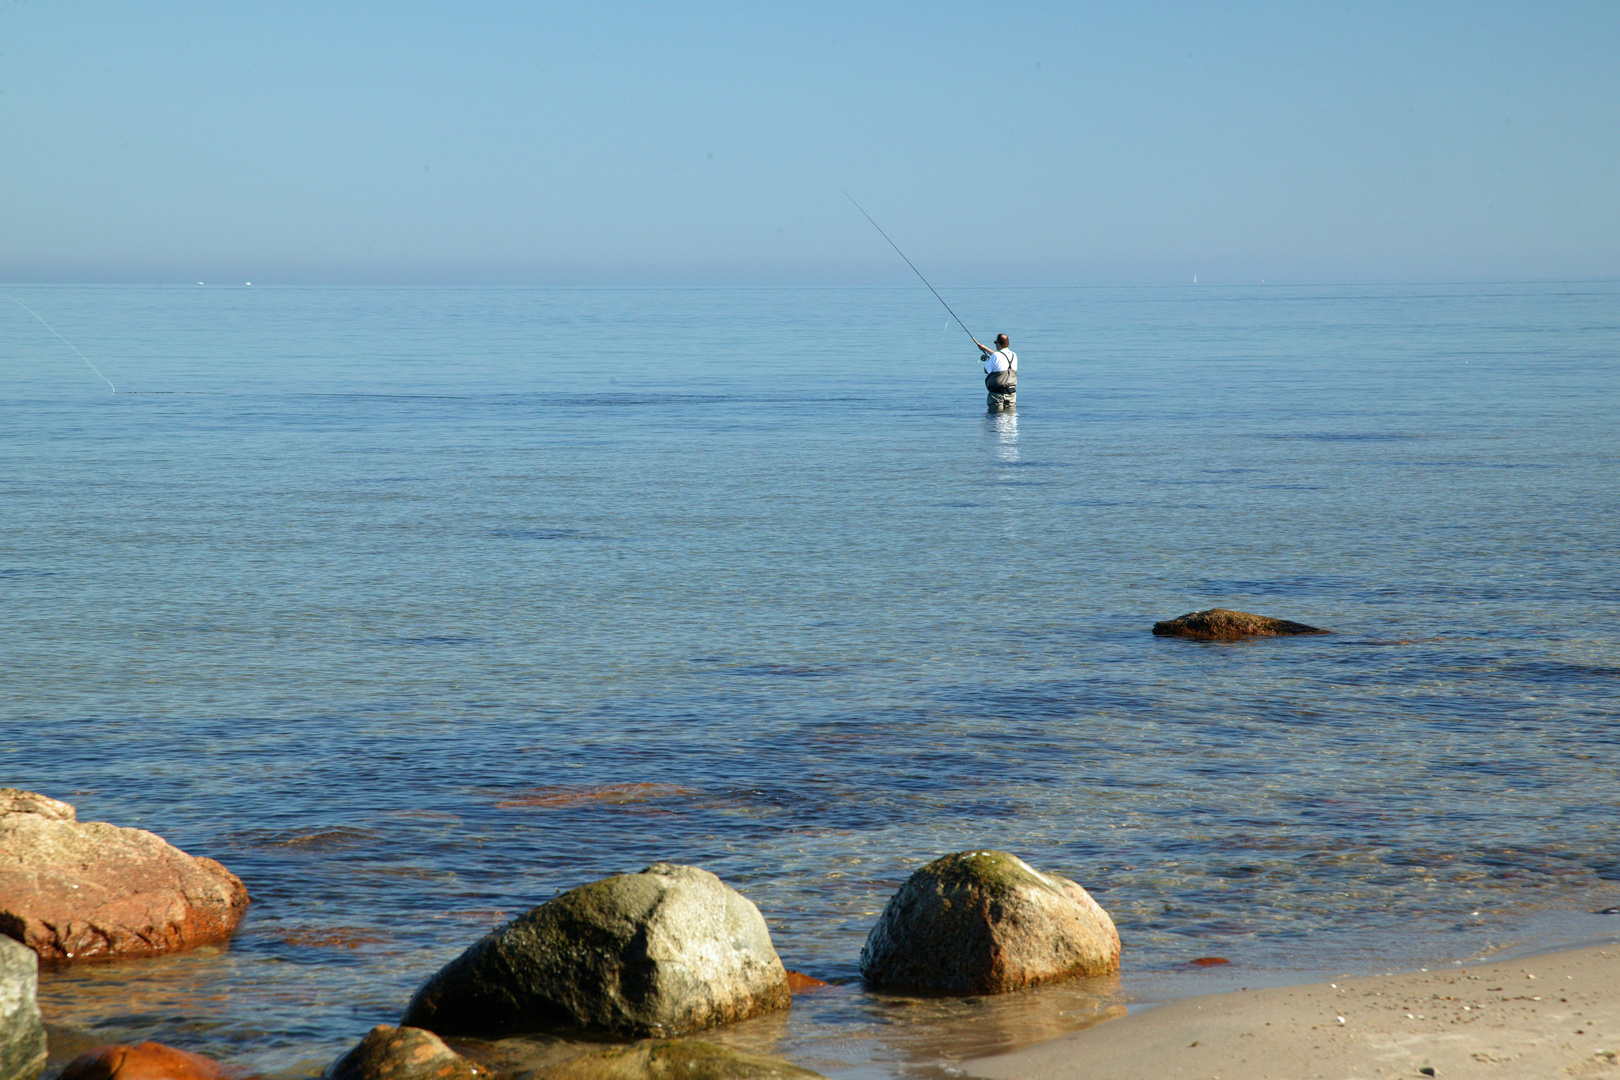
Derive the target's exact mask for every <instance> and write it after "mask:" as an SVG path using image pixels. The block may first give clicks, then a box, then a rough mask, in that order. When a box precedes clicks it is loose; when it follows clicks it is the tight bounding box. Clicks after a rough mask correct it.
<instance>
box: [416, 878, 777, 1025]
mask: <svg viewBox="0 0 1620 1080" xmlns="http://www.w3.org/2000/svg"><path fill="white" fill-rule="evenodd" d="M790 1004H791V995H790V994H789V992H788V984H787V971H786V970H785V969H784V968H783V967H782V961H781V960H780V959H778V958H777V955H776V949H775V948H774V947H773V946H772V945H771V935H770V931H768V930H767V929H766V928H765V920H764V919H763V918H762V917H761V916H760V914H759V909H758V908H756V907H754V905H753V904H751V903H750V902H749V901H748V900H747V899H746V898H745V897H743V896H742V895H741V894H740V893H738V892H736V891H735V890H733V889H731V888H729V887H728V886H726V885H725V883H723V882H722V881H721V880H720V879H719V878H717V877H715V876H714V875H713V874H711V873H709V872H708V871H706V870H700V869H698V868H697V867H695V866H674V865H671V864H669V863H655V864H653V865H652V866H649V867H647V869H645V870H643V871H642V872H641V873H639V874H620V875H617V876H615V877H610V878H605V879H603V880H601V881H597V882H593V883H592V884H589V885H583V886H581V887H579V888H577V889H574V890H572V891H570V892H566V893H563V894H562V895H561V896H559V897H557V898H556V899H554V900H551V901H549V902H547V903H545V904H542V905H541V906H539V907H537V908H535V909H534V910H532V911H530V912H529V913H528V914H526V915H523V916H520V917H519V918H517V919H515V920H514V921H512V922H510V923H508V924H506V925H505V926H503V927H501V928H499V929H497V930H494V931H492V932H491V933H490V934H488V935H487V936H486V937H484V939H483V940H481V941H479V942H478V943H476V944H475V945H473V946H472V947H471V948H470V949H468V950H467V951H466V952H464V953H462V954H461V955H460V956H459V957H457V958H456V959H455V960H452V961H451V962H450V963H449V964H447V965H445V967H444V968H443V969H442V970H441V971H440V972H439V973H438V974H437V975H434V976H433V977H432V978H431V979H429V980H428V981H427V983H426V984H425V985H424V986H423V987H422V988H421V989H420V990H418V991H417V992H416V996H415V997H414V998H412V999H411V1003H410V1005H409V1007H407V1008H406V1010H405V1016H404V1018H403V1019H402V1020H401V1021H400V1023H402V1024H408V1025H410V1026H412V1027H421V1028H427V1029H428V1030H429V1031H435V1032H438V1033H439V1034H440V1035H502V1034H516V1033H520V1032H532V1031H568V1030H575V1031H588V1032H601V1033H607V1034H611V1035H615V1036H620V1037H626V1038H638V1037H643V1036H649V1035H651V1036H657V1037H660V1038H662V1037H667V1036H670V1035H678V1034H682V1033H684V1032H689V1031H696V1030H699V1029H702V1028H707V1027H712V1026H714V1025H716V1024H723V1023H728V1022H730V1021H733V1020H742V1019H744V1018H746V1017H749V1016H754V1015H756V1014H759V1013H762V1012H768V1011H770V1010H773V1009H785V1008H788V1006H789V1005H790Z"/></svg>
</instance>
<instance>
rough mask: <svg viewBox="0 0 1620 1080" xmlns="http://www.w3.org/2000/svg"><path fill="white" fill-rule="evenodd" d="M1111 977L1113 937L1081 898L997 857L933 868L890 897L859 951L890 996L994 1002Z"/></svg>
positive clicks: (865, 972) (970, 856) (1048, 877)
mask: <svg viewBox="0 0 1620 1080" xmlns="http://www.w3.org/2000/svg"><path fill="white" fill-rule="evenodd" d="M1118 970H1119V932H1118V931H1117V930H1115V929H1114V921H1113V920H1112V919H1110V918H1109V917H1108V913H1107V912H1106V911H1104V910H1103V909H1102V908H1101V907H1100V906H1099V905H1098V904H1097V902H1096V901H1095V900H1093V899H1092V898H1091V896H1090V894H1089V893H1087V892H1086V890H1085V889H1082V888H1081V887H1080V886H1079V885H1076V884H1075V883H1074V882H1072V881H1070V880H1069V879H1068V878H1062V877H1058V876H1057V875H1056V874H1043V873H1041V872H1040V871H1038V870H1035V869H1033V868H1031V867H1030V866H1029V865H1028V864H1027V863H1025V862H1024V861H1023V860H1022V859H1020V858H1018V857H1017V856H1015V855H1009V854H1007V853H1006V852H1005V851H964V852H960V853H958V854H955V855H947V856H945V857H944V858H942V859H936V860H935V861H933V862H931V863H929V864H928V865H927V866H925V867H923V868H922V869H921V870H918V871H917V872H916V873H914V874H912V875H911V878H910V880H908V881H907V882H906V883H905V884H904V885H902V886H901V887H900V891H899V892H897V893H895V894H894V897H893V898H892V899H891V900H890V901H889V904H888V906H887V907H885V908H884V909H883V915H882V916H881V917H880V918H879V919H878V922H877V925H876V926H874V927H872V932H871V933H870V934H869V935H867V938H866V946H865V947H864V948H863V949H861V975H862V977H863V978H864V979H865V980H866V982H867V984H868V985H870V986H872V987H875V988H878V989H888V990H911V991H922V992H925V993H939V994H1000V993H1004V992H1006V991H1008V990H1017V989H1020V988H1022V987H1025V986H1032V985H1034V984H1036V983H1045V982H1056V981H1058V980H1061V979H1073V978H1080V977H1083V976H1088V975H1104V974H1107V973H1108V972H1112V971H1118Z"/></svg>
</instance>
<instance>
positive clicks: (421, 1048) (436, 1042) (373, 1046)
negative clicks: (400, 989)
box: [326, 1024, 490, 1080]
mask: <svg viewBox="0 0 1620 1080" xmlns="http://www.w3.org/2000/svg"><path fill="white" fill-rule="evenodd" d="M489 1074H490V1073H489V1070H488V1069H484V1068H480V1067H479V1066H478V1065H476V1064H474V1063H473V1062H471V1061H469V1060H467V1059H466V1058H464V1057H462V1056H461V1055H460V1054H458V1053H456V1052H455V1051H454V1050H452V1049H450V1048H449V1047H448V1046H446V1045H444V1041H443V1040H442V1039H440V1038H439V1037H438V1036H437V1035H435V1034H433V1032H431V1031H424V1030H422V1029H421V1028H414V1027H392V1026H390V1025H388V1024H378V1025H377V1026H376V1027H374V1028H372V1029H371V1032H370V1033H369V1034H368V1035H366V1037H365V1038H364V1039H362V1040H361V1041H360V1045H359V1046H356V1047H355V1048H354V1049H353V1050H350V1051H349V1052H348V1053H347V1054H344V1055H343V1056H342V1057H340V1058H338V1060H337V1061H336V1062H334V1063H333V1065H332V1067H331V1068H330V1069H328V1070H326V1080H473V1078H474V1077H480V1076H483V1077H487V1076H489Z"/></svg>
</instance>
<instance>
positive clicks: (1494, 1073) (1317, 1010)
mask: <svg viewBox="0 0 1620 1080" xmlns="http://www.w3.org/2000/svg"><path fill="white" fill-rule="evenodd" d="M962 1070H963V1071H964V1072H966V1073H968V1074H970V1075H973V1076H980V1077H985V1078H987V1080H1237V1078H1242V1080H1267V1078H1269V1080H1306V1078H1316V1077H1322V1078H1332V1080H1388V1078H1391V1077H1397V1078H1406V1077H1411V1078H1421V1077H1424V1076H1436V1077H1443V1078H1452V1077H1456V1078H1472V1077H1490V1078H1496V1080H1519V1078H1524V1080H1552V1078H1554V1077H1572V1076H1573V1077H1620V945H1608V946H1599V947H1593V948H1586V949H1577V950H1572V951H1568V952H1559V953H1550V954H1547V955H1544V956H1537V957H1531V958H1527V959H1522V960H1515V961H1511V962H1500V963H1484V964H1476V965H1471V966H1467V967H1455V968H1447V969H1444V970H1431V971H1419V972H1412V973H1407V974H1399V975H1374V976H1366V977H1362V978H1355V979H1345V980H1340V981H1338V982H1334V983H1319V984H1314V985H1306V986H1291V987H1279V988H1276V989H1266V990H1242V991H1238V992H1235V993H1229V994H1219V995H1214V996H1210V997H1198V998H1189V999H1187V1000H1184V1001H1177V1002H1173V1003H1170V1004H1166V1005H1159V1006H1154V1007H1152V1008H1147V1009H1143V1010H1141V1011H1138V1012H1133V1013H1132V1014H1131V1015H1129V1016H1127V1017H1124V1018H1122V1019H1119V1020H1114V1021H1108V1022H1105V1023H1103V1024H1100V1025H1098V1026H1097V1027H1094V1028H1089V1029H1087V1030H1085V1031H1081V1032H1078V1033H1076V1034H1074V1035H1069V1036H1065V1037H1063V1038H1061V1039H1054V1040H1053V1041H1051V1042H1048V1043H1042V1044H1040V1045H1038V1046H1033V1047H1029V1048H1027V1049H1024V1050H1019V1051H1016V1052H1014V1053H1010V1054H1003V1055H998V1056H996V1057H989V1058H980V1059H978V1060H974V1061H967V1062H964V1063H963V1064H962Z"/></svg>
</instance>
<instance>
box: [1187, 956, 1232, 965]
mask: <svg viewBox="0 0 1620 1080" xmlns="http://www.w3.org/2000/svg"><path fill="white" fill-rule="evenodd" d="M1231 962H1232V961H1230V960H1228V959H1227V958H1226V957H1224V956H1200V957H1198V958H1197V959H1194V960H1189V961H1187V963H1188V965H1189V966H1191V967H1220V966H1221V965H1222V964H1230V963H1231Z"/></svg>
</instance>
